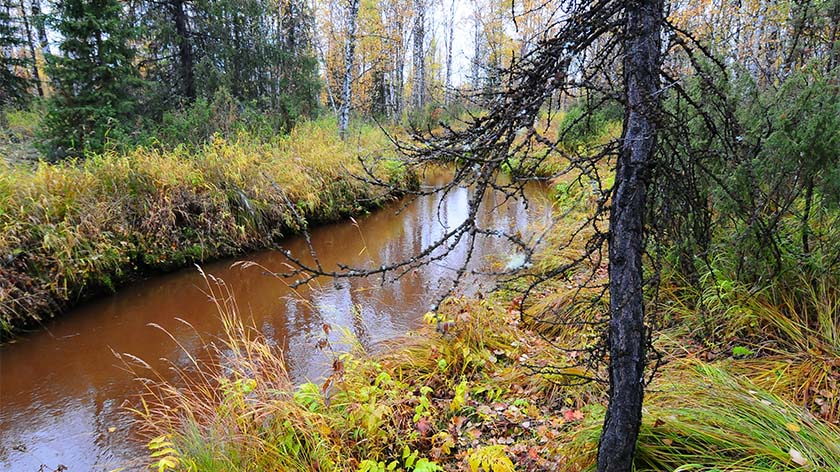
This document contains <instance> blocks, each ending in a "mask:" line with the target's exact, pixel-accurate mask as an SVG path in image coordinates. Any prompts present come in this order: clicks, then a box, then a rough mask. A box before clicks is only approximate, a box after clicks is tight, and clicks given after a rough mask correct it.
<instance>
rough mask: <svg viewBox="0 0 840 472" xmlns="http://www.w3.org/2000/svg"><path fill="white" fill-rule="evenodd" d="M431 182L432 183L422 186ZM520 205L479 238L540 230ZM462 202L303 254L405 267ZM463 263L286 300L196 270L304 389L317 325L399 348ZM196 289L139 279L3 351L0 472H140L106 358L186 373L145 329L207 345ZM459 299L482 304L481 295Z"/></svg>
mask: <svg viewBox="0 0 840 472" xmlns="http://www.w3.org/2000/svg"><path fill="white" fill-rule="evenodd" d="M442 178H443V177H442V176H435V177H432V178H431V180H430V181H429V184H435V183H440V179H442ZM529 193H530V194H532V198H530V200H531V202H530V205H529V206H527V207H526V205H524V204H523V203H521V202H516V203H508V204H505V205H502V206H500V207H498V208H495V209H492V210H488V211H486V212H484V213H483V214H482V215H481V219H482V220H483V225H484V226H492V227H496V228H500V229H501V228H504V229H510V228H514V229H518V230H521V231H523V232H524V231H525V230H526V229H527V228H529V227H531V228H533V227H534V226H535V225H537V226H538V225H540V224H543V223H545V222H546V221H547V219H548V210H547V209H546V208H545V205H541V204H539V201H538V200H539V198H540V197H541V195H542V192H541V191H540V190H539V188H537V187H533V188H531V189H530V192H529ZM468 198H469V191H468V190H467V189H459V190H457V191H455V192H451V193H449V194H448V195H445V196H442V195H437V196H430V197H425V198H422V199H419V200H417V201H415V202H414V203H412V204H411V205H410V206H408V207H407V208H405V209H404V210H402V211H401V212H399V213H398V212H397V211H396V210H398V209H400V208H401V207H400V206H399V205H394V206H392V207H389V208H386V209H383V210H380V211H378V212H376V213H374V214H372V215H370V216H368V217H365V218H361V219H359V220H358V226H355V225H353V224H352V223H351V222H344V223H339V224H332V225H328V226H323V227H320V228H318V229H317V230H315V231H313V233H312V241H313V245H314V246H315V248H316V249H317V254H318V256H319V258H320V260H321V262H322V264H324V266H325V267H335V264H336V262H344V263H348V264H351V265H357V266H358V265H369V266H371V265H373V264H375V265H379V264H382V263H384V262H386V261H395V260H399V259H402V258H406V257H410V255H412V254H415V253H417V252H419V251H420V250H421V248H425V247H427V246H428V245H429V244H430V243H431V242H433V241H434V240H436V239H437V237H438V236H439V235H440V234H441V231H442V228H443V225H450V226H452V225H455V224H457V223H459V222H461V221H463V219H464V218H465V217H466V212H467V200H468ZM496 199H498V200H496ZM488 200H489V201H487V202H486V203H489V204H490V205H485V206H486V207H487V208H488V209H491V208H492V207H493V206H495V205H494V203H499V202H500V201H501V197H500V196H497V197H490V198H489V199H488ZM284 246H285V247H286V248H288V249H290V250H291V251H292V252H293V253H295V254H307V253H308V250H307V248H306V246H305V242H304V241H303V240H302V239H301V238H289V239H288V240H287V241H285V243H284ZM511 255H512V249H511V248H510V247H507V246H506V245H505V244H503V243H502V242H500V241H499V240H497V239H495V240H494V239H486V240H484V241H482V242H481V244H480V245H479V247H478V248H477V250H476V253H475V255H474V260H475V261H476V263H475V264H474V266H476V267H478V266H485V267H486V266H488V265H492V264H496V265H498V264H500V263H501V264H504V263H506V262H507V260H508V258H510V257H511ZM464 256H465V248H464V247H459V248H457V249H456V250H455V251H454V252H453V254H452V255H451V256H450V257H449V258H448V259H446V260H443V261H441V262H439V263H436V264H433V265H429V266H426V267H424V268H423V269H421V270H418V271H417V272H415V273H413V274H411V275H409V276H406V277H403V278H402V279H401V280H399V281H398V282H396V283H392V284H387V285H385V286H382V287H380V283H379V282H380V280H379V279H373V280H371V279H361V280H352V281H342V282H340V283H339V284H338V285H336V284H334V283H333V282H332V281H324V282H323V283H322V284H318V285H316V286H313V287H308V288H299V289H298V290H297V293H293V292H292V291H291V290H289V289H288V288H287V287H286V286H285V285H284V283H283V282H281V281H279V280H277V279H276V278H273V277H270V276H267V275H265V273H264V271H263V270H262V269H259V268H256V267H252V268H248V269H240V268H231V263H232V262H233V260H227V261H219V262H216V263H212V264H207V265H205V266H204V270H205V271H206V272H208V273H212V274H214V275H217V276H219V277H222V278H223V279H224V280H225V281H226V283H227V285H228V286H230V287H231V288H232V290H233V292H234V293H235V295H236V297H237V300H238V302H239V305H240V309H241V310H242V311H243V312H244V313H245V314H246V315H248V316H250V317H252V318H253V322H254V323H256V326H258V327H259V328H260V329H261V330H262V332H263V333H265V334H266V335H267V336H268V337H269V338H270V339H271V340H273V341H275V342H276V343H277V344H278V345H279V346H282V347H283V349H284V351H285V357H286V359H287V362H288V364H289V368H290V372H291V373H292V375H293V377H294V378H295V380H297V381H303V380H305V379H317V378H318V377H319V375H321V373H322V372H324V370H325V364H326V361H325V359H324V357H323V356H322V355H321V354H320V353H319V351H318V350H317V349H316V347H315V343H316V342H317V340H318V337H319V336H320V335H321V331H320V330H321V326H322V324H323V323H330V324H332V325H333V326H341V327H345V328H347V329H349V330H350V331H352V332H353V333H354V335H355V336H357V337H358V338H359V339H360V340H361V341H362V342H363V343H364V344H365V345H367V346H371V347H375V345H376V343H377V342H380V341H383V340H386V339H388V338H393V337H395V336H398V335H400V334H403V333H405V332H406V330H409V329H411V328H413V327H415V326H417V325H418V324H419V323H420V319H421V316H422V314H423V313H424V312H425V311H427V310H428V308H429V306H430V305H431V304H432V303H433V302H434V301H435V300H436V297H435V295H434V294H435V292H439V290H440V289H441V287H440V286H441V285H442V284H443V285H445V283H446V281H447V280H448V279H449V278H450V277H451V275H452V269H451V267H453V266H456V265H457V263H458V262H459V261H461V260H463V258H464ZM244 259H248V260H252V261H255V262H258V263H260V264H261V265H263V266H265V267H267V268H269V269H272V270H280V268H281V267H282V264H283V263H284V258H283V256H282V255H280V254H279V253H277V252H261V253H256V254H249V255H248V256H247V257H245V258H244ZM203 284H204V282H203V280H202V278H201V276H200V275H199V274H198V272H197V270H195V269H194V268H193V269H185V270H182V271H179V272H176V273H172V274H167V275H162V276H157V277H154V278H150V279H148V280H145V281H142V282H139V283H136V284H135V285H133V286H130V287H127V288H125V289H122V290H120V291H119V293H117V294H115V295H113V296H109V297H107V298H102V299H98V300H96V301H94V302H91V303H88V304H86V305H84V306H81V307H79V308H78V309H76V310H74V311H73V312H71V313H69V314H67V315H66V316H64V317H62V318H60V319H58V320H55V321H54V322H51V323H49V324H47V326H45V327H44V329H42V330H41V331H38V332H36V333H32V334H30V335H27V336H25V337H23V338H22V339H20V340H18V341H17V342H16V343H14V344H10V345H7V346H4V347H2V348H0V374H2V375H0V406H1V407H2V409H0V470H10V471H32V472H34V471H38V470H44V471H50V470H63V469H61V466H65V467H66V468H67V470H69V471H71V472H76V471H91V470H93V471H99V470H105V471H108V470H113V469H116V468H119V467H124V468H125V470H134V469H138V468H139V467H140V464H139V463H138V462H137V460H136V458H137V457H138V456H140V455H142V453H143V445H142V444H140V443H139V441H137V440H136V439H135V438H133V437H132V431H131V428H130V426H129V418H128V416H127V415H126V413H125V411H124V409H123V406H124V405H125V404H126V402H127V401H131V399H132V398H133V395H134V394H135V393H136V392H138V391H139V389H140V386H139V385H138V384H137V383H136V381H134V380H132V377H131V375H129V374H128V373H127V372H125V371H124V370H123V369H122V368H121V364H120V362H119V361H118V360H117V359H116V358H115V356H114V355H113V352H120V353H131V354H133V355H135V356H138V357H140V358H142V359H144V360H146V361H147V362H149V363H150V364H151V365H152V366H153V367H155V368H156V369H157V370H159V371H162V372H166V365H167V364H166V362H165V361H164V360H163V359H169V360H172V361H174V362H176V363H179V364H183V363H185V361H186V358H185V355H184V354H183V352H182V351H181V350H180V349H179V348H178V346H176V344H175V342H174V341H172V339H170V338H169V337H168V336H167V335H166V334H165V333H163V332H162V331H161V330H160V329H156V328H154V327H151V326H149V324H151V323H155V324H157V325H160V326H161V327H163V328H164V329H166V330H167V331H169V332H170V333H172V334H173V335H174V336H175V337H176V338H177V339H178V340H179V341H180V342H181V343H182V344H183V345H184V346H186V347H187V349H190V348H191V347H193V348H194V347H195V346H197V345H198V343H199V339H198V335H197V333H196V332H195V331H193V330H191V329H189V328H187V327H186V326H184V325H183V324H182V323H180V322H178V321H177V320H176V317H178V318H182V319H184V320H187V321H188V322H189V323H190V324H192V325H193V326H194V327H195V328H196V331H197V332H198V333H200V334H202V335H204V336H208V335H209V336H212V335H214V334H219V332H220V329H221V326H220V323H219V321H218V319H217V318H216V314H215V311H214V308H213V306H212V304H211V303H209V301H208V299H207V297H206V296H205V295H204V294H203V293H202V292H201V290H200V288H201V287H202V286H203ZM465 285H466V286H469V287H471V290H481V289H482V288H481V287H482V286H484V287H489V286H490V285H491V281H488V280H483V281H481V280H476V281H473V283H470V284H465ZM354 307H356V309H354ZM335 331H338V330H335ZM112 351H113V352H112Z"/></svg>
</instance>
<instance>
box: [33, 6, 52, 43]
mask: <svg viewBox="0 0 840 472" xmlns="http://www.w3.org/2000/svg"><path fill="white" fill-rule="evenodd" d="M30 5H31V7H32V20H33V21H34V23H35V29H36V30H38V42H39V43H41V52H42V53H44V54H51V52H50V41H49V39H48V38H47V26H46V22H45V21H44V17H43V10H41V1H40V0H32V1H31V2H30Z"/></svg>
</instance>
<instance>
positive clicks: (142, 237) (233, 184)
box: [0, 121, 412, 331]
mask: <svg viewBox="0 0 840 472" xmlns="http://www.w3.org/2000/svg"><path fill="white" fill-rule="evenodd" d="M334 129H335V128H334V123H331V122H329V121H318V122H308V123H304V124H301V125H300V126H298V127H297V128H295V129H294V130H292V132H291V133H290V134H289V135H287V136H282V137H278V138H276V139H274V140H272V141H269V142H265V141H264V140H258V139H255V138H252V137H250V136H249V135H246V134H241V135H238V136H237V137H236V138H235V139H232V140H225V139H220V138H217V139H214V140H212V141H211V142H209V143H208V144H206V145H204V146H203V147H200V148H199V149H197V150H195V151H190V150H187V149H185V148H176V149H174V150H172V151H162V150H158V149H146V148H138V149H136V150H134V151H132V152H130V153H127V154H116V153H105V154H101V155H95V156H90V157H88V158H87V159H85V160H83V161H78V162H65V163H60V164H48V163H44V162H42V163H40V164H39V165H38V166H37V167H35V168H34V169H33V168H31V167H22V166H15V165H12V164H7V163H3V164H0V166H1V167H0V257H2V260H0V325H2V328H3V330H4V331H7V330H9V329H11V328H15V327H20V326H25V325H27V324H31V323H32V322H34V321H37V320H41V319H43V317H46V316H51V315H54V314H56V313H58V312H60V311H61V310H62V309H64V308H65V307H67V306H68V305H71V304H72V303H74V302H76V301H77V300H78V299H80V298H83V297H86V296H89V295H90V294H92V293H96V292H98V291H101V290H111V289H113V288H114V287H115V286H116V285H118V284H120V283H121V282H123V281H125V280H127V279H128V278H130V277H132V276H134V275H136V274H140V273H145V272H149V271H160V270H170V269H173V268H177V267H182V266H184V265H186V264H188V263H190V262H193V261H202V260H207V259H210V258H216V257H220V256H225V255H231V254H235V253H238V252H241V251H245V250H248V249H254V248H261V247H266V246H268V245H270V244H271V243H272V242H274V241H277V240H278V239H279V238H281V237H283V236H286V235H288V234H290V233H293V232H295V231H297V230H299V229H300V228H298V225H299V222H298V221H297V220H296V218H295V217H294V214H295V213H298V214H300V215H303V217H304V218H305V219H306V220H308V222H318V221H326V220H333V219H336V218H339V217H341V216H343V215H349V214H354V213H358V212H361V211H364V210H366V209H369V208H372V207H375V206H376V205H379V204H381V203H382V202H383V201H385V200H386V199H387V198H389V197H390V196H389V195H385V194H383V192H382V191H381V189H379V188H375V187H373V186H371V185H369V184H367V183H365V182H363V181H361V180H359V179H355V178H353V177H352V176H351V174H357V175H361V174H363V169H362V167H361V164H360V163H359V161H358V157H359V156H365V155H367V156H373V157H382V158H385V159H384V160H382V161H380V162H381V164H380V165H378V166H377V169H376V172H377V173H378V174H379V175H380V176H381V177H383V178H387V179H391V180H393V181H394V182H395V183H404V184H411V183H412V182H411V181H412V179H411V178H410V176H409V175H407V174H406V173H405V172H404V171H403V168H402V167H401V166H400V165H399V163H398V161H396V160H395V159H396V158H395V156H394V153H393V151H392V147H391V146H390V143H389V141H388V139H387V138H386V136H384V134H383V133H381V132H380V131H379V130H378V129H376V128H373V127H361V128H357V129H356V130H355V132H354V133H352V134H351V138H349V139H348V140H347V141H341V140H340V139H338V137H337V136H336V133H335V132H334ZM388 159H390V161H389V160H388ZM290 205H293V206H294V207H295V209H294V211H293V210H292V209H290Z"/></svg>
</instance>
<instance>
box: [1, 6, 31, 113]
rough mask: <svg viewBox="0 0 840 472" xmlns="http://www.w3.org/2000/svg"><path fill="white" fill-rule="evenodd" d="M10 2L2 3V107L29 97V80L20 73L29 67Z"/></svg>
mask: <svg viewBox="0 0 840 472" xmlns="http://www.w3.org/2000/svg"><path fill="white" fill-rule="evenodd" d="M11 11H12V5H11V2H10V1H0V107H3V106H8V105H10V104H15V103H18V102H20V101H21V100H23V99H25V98H26V97H27V86H28V83H27V80H26V79H25V78H24V77H21V76H20V75H18V71H19V70H21V69H23V68H24V67H26V66H27V60H26V59H25V58H24V57H23V56H22V55H21V54H20V51H21V49H20V48H21V47H22V46H23V42H24V41H23V37H22V35H21V31H20V27H19V24H18V21H17V19H16V18H13V17H12V14H11Z"/></svg>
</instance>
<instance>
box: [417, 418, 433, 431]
mask: <svg viewBox="0 0 840 472" xmlns="http://www.w3.org/2000/svg"><path fill="white" fill-rule="evenodd" d="M431 429H432V424H431V423H429V420H428V419H426V417H425V416H424V417H423V418H420V420H419V421H418V422H417V431H419V432H420V435H421V436H425V435H426V434H427V433H428V432H429V431H431Z"/></svg>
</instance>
